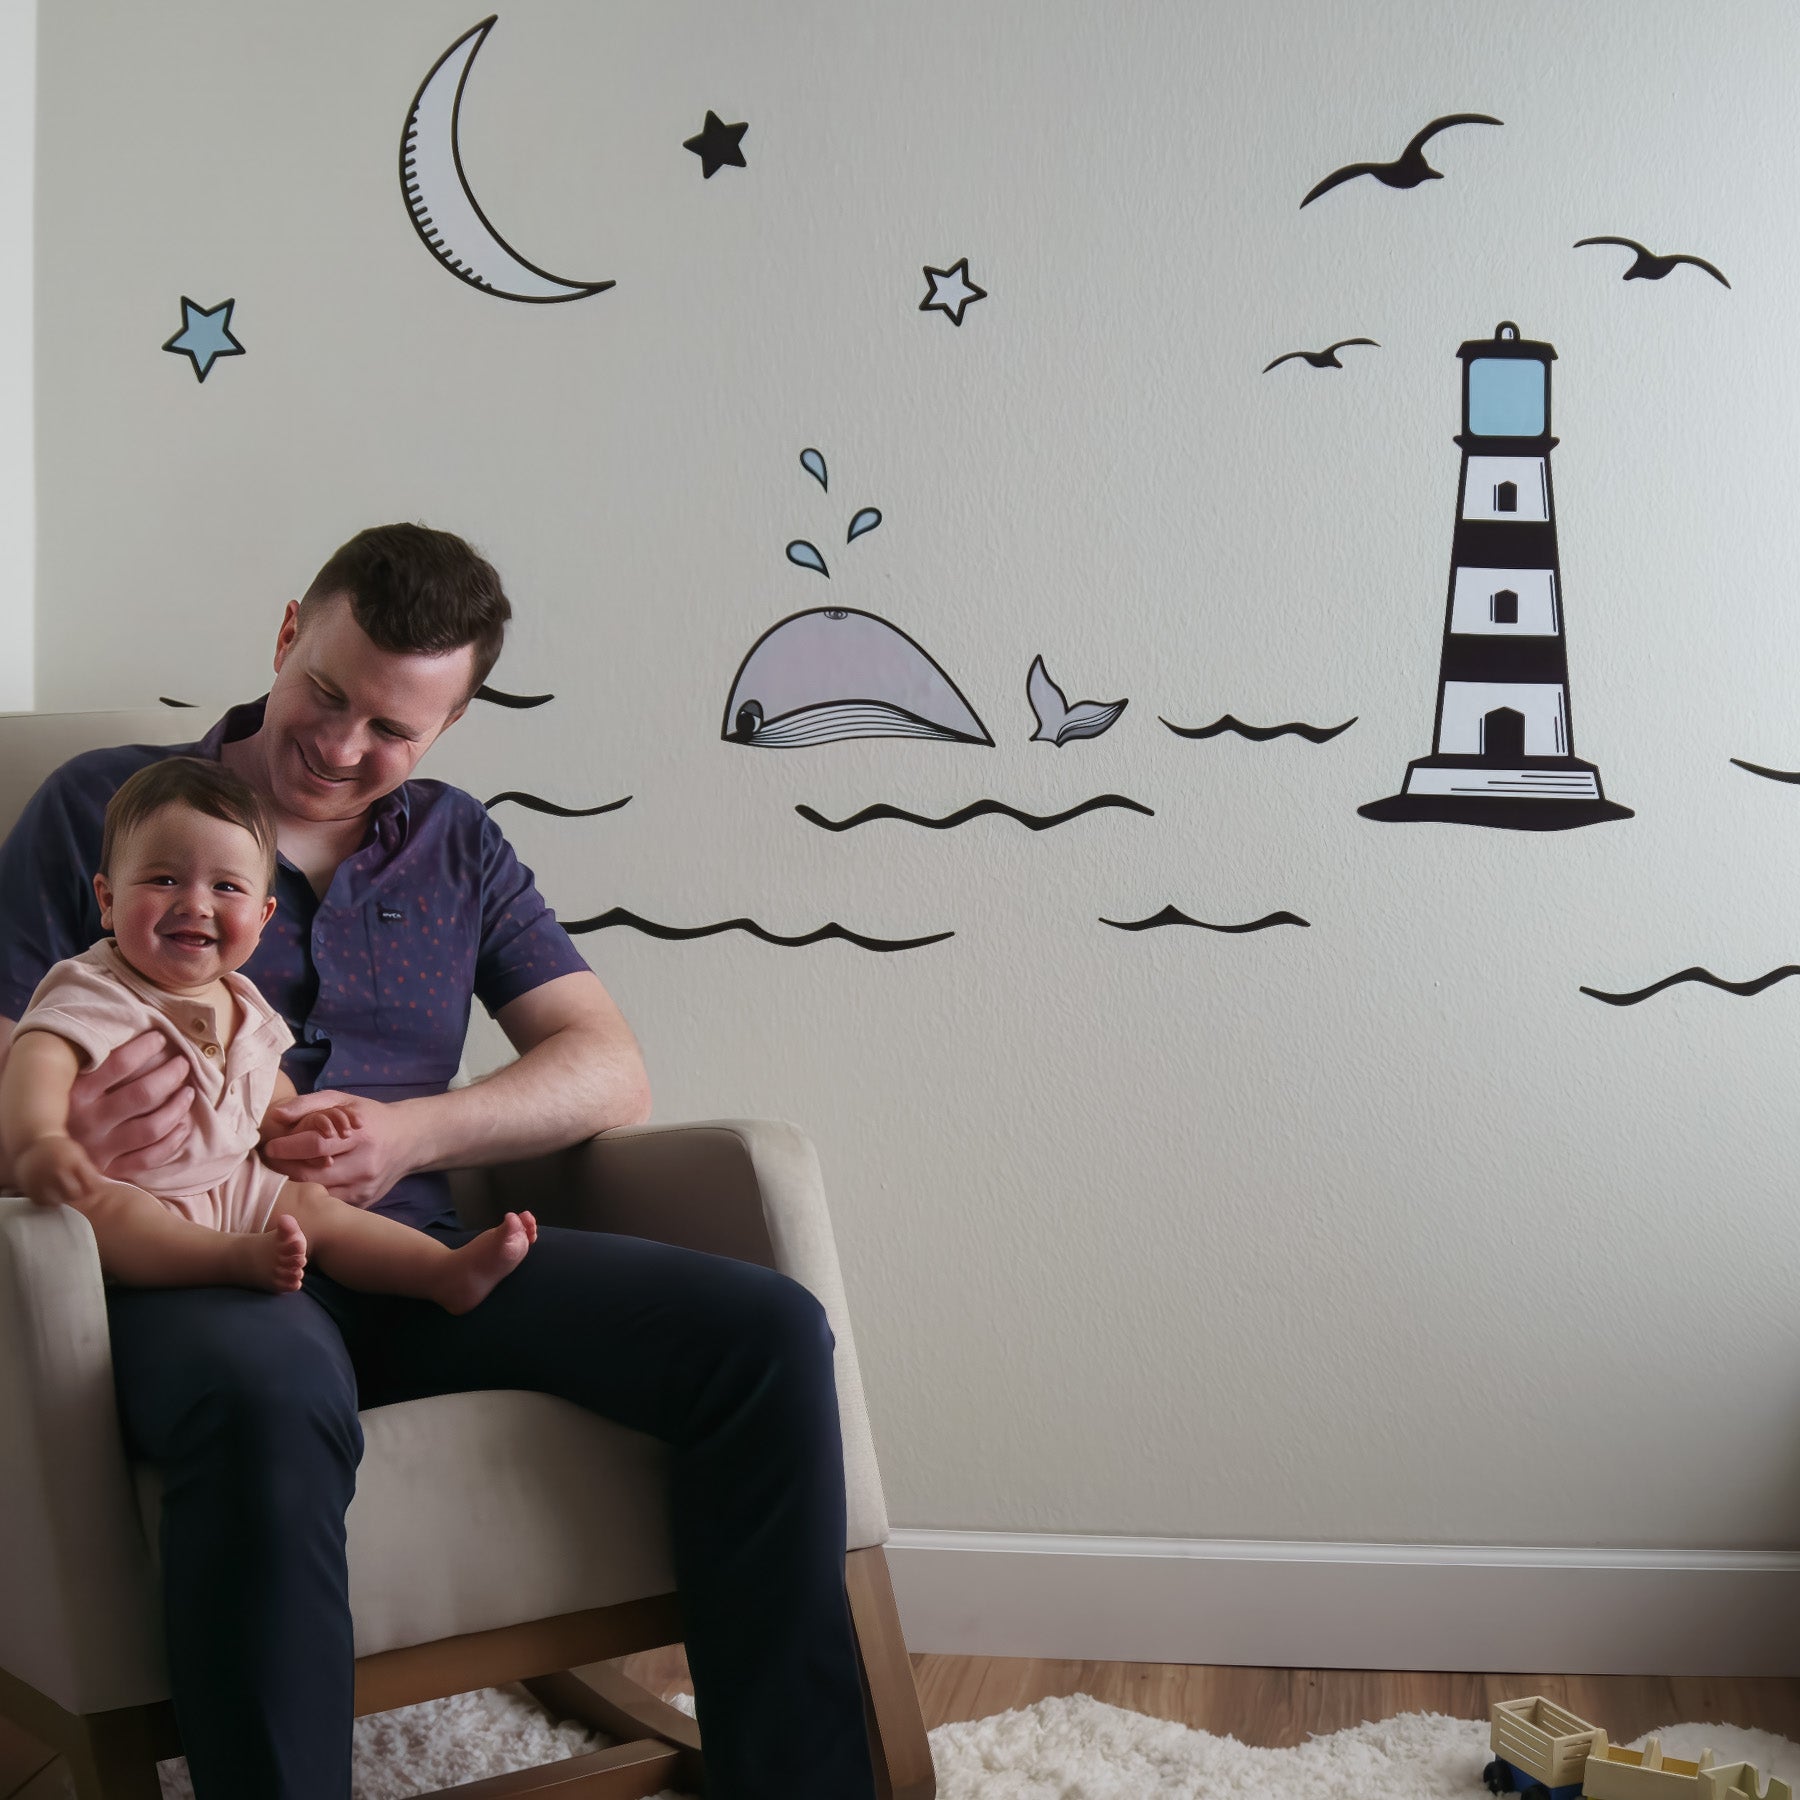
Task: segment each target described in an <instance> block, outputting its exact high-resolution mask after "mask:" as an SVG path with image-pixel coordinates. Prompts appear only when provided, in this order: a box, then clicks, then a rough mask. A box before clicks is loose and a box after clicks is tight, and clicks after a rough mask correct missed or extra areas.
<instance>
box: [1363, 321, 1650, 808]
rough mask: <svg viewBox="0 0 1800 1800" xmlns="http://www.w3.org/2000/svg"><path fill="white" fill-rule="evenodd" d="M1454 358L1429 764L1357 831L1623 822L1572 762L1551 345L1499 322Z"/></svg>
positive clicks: (1413, 772) (1413, 768) (1418, 767)
mask: <svg viewBox="0 0 1800 1800" xmlns="http://www.w3.org/2000/svg"><path fill="white" fill-rule="evenodd" d="M1456 354H1457V355H1458V356H1459V357H1460V358H1461V359H1462V365H1463V377H1462V400H1463V410H1462V432H1461V434H1460V435H1459V436H1458V438H1457V440H1456V442H1457V444H1458V446H1459V447H1460V448H1461V450H1462V479H1461V482H1460V483H1459V485H1458V488H1457V504H1456V533H1455V537H1454V539H1453V542H1452V547H1451V552H1450V592H1449V596H1448V599H1447V601H1446V604H1445V609H1444V648H1443V655H1442V658H1441V660H1440V663H1439V667H1438V697H1437V724H1436V728H1435V734H1434V738H1433V743H1432V754H1431V755H1430V756H1421V757H1419V758H1418V759H1417V760H1415V761H1414V762H1412V763H1409V764H1408V765H1407V770H1406V781H1405V784H1404V786H1403V787H1402V788H1401V790H1400V792H1399V793H1397V794H1393V795H1390V796H1389V797H1388V798H1387V799H1385V800H1373V801H1371V802H1370V803H1369V804H1368V805H1367V806H1361V807H1358V808H1357V811H1358V812H1360V813H1361V814H1362V815H1363V817H1364V818H1367V819H1382V820H1400V819H1436V820H1441V821H1444V822H1447V823H1450V824H1456V825H1492V826H1498V827H1500V828H1501V829H1503V830H1509V831H1566V830H1568V829H1569V828H1570V827H1572V826H1576V825H1598V824H1600V823H1602V822H1603V821H1605V820H1607V819H1629V818H1630V817H1631V816H1632V814H1631V809H1630V808H1629V807H1624V806H1620V805H1618V804H1617V803H1616V802H1614V801H1611V800H1608V799H1607V798H1606V796H1605V794H1604V793H1603V792H1602V791H1601V787H1600V771H1599V770H1598V769H1597V768H1595V767H1594V765H1593V764H1592V763H1587V762H1582V761H1581V760H1580V759H1579V758H1578V757H1577V756H1576V755H1575V729H1574V724H1573V721H1572V718H1571V714H1570V709H1569V660H1568V654H1567V650H1566V647H1565V644H1564V640H1563V593H1562V570H1561V566H1560V564H1559V562H1558V560H1557V554H1556V500H1555V491H1554V489H1553V488H1552V486H1551V481H1550V452H1551V451H1552V450H1553V449H1554V448H1555V447H1556V439H1555V438H1553V437H1552V436H1551V435H1550V365H1551V363H1552V362H1554V361H1555V359H1556V352H1555V350H1554V349H1553V348H1552V347H1551V346H1550V345H1549V344H1540V343H1534V342H1533V341H1532V340H1531V339H1529V338H1522V337H1520V336H1519V328H1518V326H1516V325H1514V324H1512V323H1510V322H1505V321H1503V322H1502V323H1501V324H1500V326H1499V327H1498V329H1497V330H1496V331H1495V333H1494V335H1493V337H1492V338H1491V339H1477V340H1475V341H1474V342H1472V343H1467V344H1464V345H1463V346H1462V348H1461V349H1459V350H1458V351H1457V353H1456Z"/></svg>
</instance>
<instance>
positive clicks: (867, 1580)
mask: <svg viewBox="0 0 1800 1800" xmlns="http://www.w3.org/2000/svg"><path fill="white" fill-rule="evenodd" d="M844 1585H845V1588H846V1590H847V1592H848V1594H849V1596H850V1622H851V1624H852V1625H853V1626H854V1627H855V1628H856V1649H857V1655H858V1657H859V1659H860V1660H861V1663H862V1675H863V1696H864V1699H865V1701H866V1703H867V1707H868V1720H869V1747H870V1749H871V1750H872V1751H873V1752H874V1759H875V1791H876V1793H877V1794H878V1795H879V1796H880V1800H936V1795H937V1771H936V1770H935V1769H934V1768H933V1766H932V1762H931V1740H930V1739H929V1738H928V1737H927V1736H926V1734H925V1715H924V1713H923V1712H921V1711H920V1709H919V1690H918V1688H917V1687H916V1686H914V1684H913V1674H912V1659H911V1658H910V1657H909V1656H908V1655H907V1653H906V1640H905V1639H904V1638H903V1637H902V1636H901V1635H900V1613H899V1610H898V1608H896V1607H895V1605H894V1584H893V1581H892V1579H891V1578H890V1576H889V1574H888V1566H887V1557H886V1555H885V1554H884V1553H883V1551H882V1548H881V1546H880V1545H879V1544H872V1545H870V1546H869V1547H868V1548H867V1549H865V1550H852V1551H851V1552H850V1554H849V1555H848V1556H847V1557H845V1559H844Z"/></svg>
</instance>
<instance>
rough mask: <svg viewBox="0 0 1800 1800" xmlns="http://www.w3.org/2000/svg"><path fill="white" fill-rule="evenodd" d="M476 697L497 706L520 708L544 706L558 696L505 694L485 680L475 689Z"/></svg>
mask: <svg viewBox="0 0 1800 1800" xmlns="http://www.w3.org/2000/svg"><path fill="white" fill-rule="evenodd" d="M475 698H476V699H477V700H491V701H493V703H494V704H495V705H496V706H511V707H515V708H520V707H527V706H542V705H544V703H545V702H546V701H549V700H554V699H555V698H556V696H555V695H554V694H505V693H502V692H501V691H500V689H499V688H494V687H489V686H488V684H487V683H486V682H485V681H484V682H483V683H482V684H481V686H480V687H478V688H477V689H476V690H475Z"/></svg>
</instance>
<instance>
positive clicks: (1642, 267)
mask: <svg viewBox="0 0 1800 1800" xmlns="http://www.w3.org/2000/svg"><path fill="white" fill-rule="evenodd" d="M1583 244H1617V245H1619V246H1620V247H1621V248H1622V249H1625V250H1635V251H1636V252H1637V256H1636V258H1635V259H1634V260H1633V262H1632V265H1631V267H1630V268H1629V269H1627V270H1626V271H1625V273H1624V274H1623V275H1622V276H1621V277H1620V279H1621V280H1623V281H1661V280H1662V278H1663V277H1664V276H1665V275H1667V274H1668V272H1669V271H1670V270H1671V269H1672V268H1674V267H1675V265H1676V264H1677V263H1692V264H1693V265H1694V267H1695V268H1696V269H1704V270H1705V271H1706V272H1707V274H1709V275H1710V276H1711V277H1712V278H1713V280H1714V281H1716V282H1718V283H1719V284H1720V286H1722V287H1730V286H1731V283H1730V282H1729V281H1727V280H1726V279H1725V277H1724V276H1723V275H1721V274H1720V273H1719V271H1718V270H1717V269H1715V268H1714V267H1713V266H1712V264H1711V263H1709V262H1708V261H1707V260H1706V259H1705V258H1704V257H1700V256H1658V255H1657V254H1656V252H1655V251H1654V250H1646V249H1645V248H1644V246H1643V245H1642V244H1640V243H1638V242H1636V241H1635V240H1634V239H1632V238H1623V237H1591V238H1577V239H1576V240H1575V248H1576V249H1577V250H1579V249H1580V248H1581V247H1582V245H1583Z"/></svg>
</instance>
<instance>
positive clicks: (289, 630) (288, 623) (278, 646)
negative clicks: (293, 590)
mask: <svg viewBox="0 0 1800 1800" xmlns="http://www.w3.org/2000/svg"><path fill="white" fill-rule="evenodd" d="M299 635H300V602H299V601H298V600H290V601H289V602H288V603H287V609H286V610H285V611H284V612H283V613H282V615H281V629H280V630H279V631H278V632H276V634H275V673H276V674H277V675H279V674H280V673H281V665H282V664H283V663H284V662H286V661H287V654H288V652H289V651H290V650H291V649H293V647H294V639H295V638H297V637H298V636H299Z"/></svg>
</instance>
